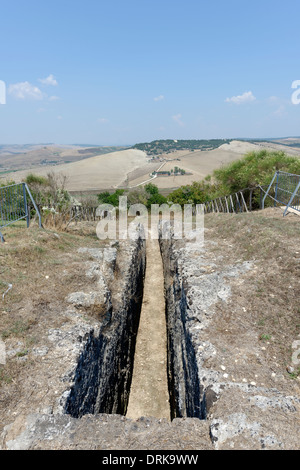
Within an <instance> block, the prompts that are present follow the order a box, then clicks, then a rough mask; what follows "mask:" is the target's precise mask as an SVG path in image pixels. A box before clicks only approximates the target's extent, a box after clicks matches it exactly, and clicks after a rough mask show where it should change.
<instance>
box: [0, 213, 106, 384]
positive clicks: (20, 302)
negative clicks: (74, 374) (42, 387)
mask: <svg viewBox="0 0 300 470" xmlns="http://www.w3.org/2000/svg"><path fill="white" fill-rule="evenodd" d="M3 232H4V235H5V240H6V243H4V244H0V339H2V340H3V341H5V343H6V350H9V349H15V348H21V349H20V351H19V352H18V353H17V354H16V356H15V357H14V358H13V360H8V361H7V362H6V365H5V366H3V367H2V366H0V385H1V383H3V382H4V383H7V382H13V381H15V382H16V383H17V381H18V376H19V374H20V370H21V369H23V368H24V367H29V366H30V363H28V362H24V361H22V360H20V359H21V358H22V357H26V354H27V351H28V349H29V348H33V347H38V345H39V338H40V337H41V336H42V335H43V333H44V330H45V328H46V329H48V328H58V327H59V326H60V325H61V324H62V323H65V322H66V321H68V318H67V317H66V316H65V315H64V310H65V309H66V307H67V305H66V301H65V298H66V296H67V295H68V294H69V293H71V292H73V291H77V290H81V289H86V287H87V286H86V284H87V280H86V277H85V276H84V275H83V273H84V262H86V261H87V255H84V254H81V253H78V249H79V248H80V247H99V246H103V244H104V243H105V242H101V241H100V240H99V239H98V238H97V237H96V233H95V224H87V223H84V224H80V226H74V227H73V228H72V227H69V229H68V232H66V231H63V232H61V231H58V229H57V228H56V231H53V230H49V229H46V230H45V229H39V228H38V227H36V226H32V227H30V228H29V229H27V228H26V224H24V223H23V222H21V223H17V224H15V225H12V226H10V227H7V228H6V229H5V230H4V231H3ZM8 284H11V285H12V288H11V290H9V291H8V292H7V293H6V294H5V292H6V291H7V289H8ZM3 294H5V295H4V298H3Z"/></svg>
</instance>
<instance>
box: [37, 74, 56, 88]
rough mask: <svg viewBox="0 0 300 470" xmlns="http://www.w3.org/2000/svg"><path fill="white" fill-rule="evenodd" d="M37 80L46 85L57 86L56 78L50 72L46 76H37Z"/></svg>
mask: <svg viewBox="0 0 300 470" xmlns="http://www.w3.org/2000/svg"><path fill="white" fill-rule="evenodd" d="M39 82H40V83H42V84H43V85H48V86H57V85H58V83H57V80H56V78H55V77H54V76H53V75H52V74H51V75H49V77H47V78H39Z"/></svg>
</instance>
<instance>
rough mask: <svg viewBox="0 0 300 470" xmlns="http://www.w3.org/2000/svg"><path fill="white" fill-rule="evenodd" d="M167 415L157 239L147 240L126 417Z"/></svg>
mask: <svg viewBox="0 0 300 470" xmlns="http://www.w3.org/2000/svg"><path fill="white" fill-rule="evenodd" d="M141 416H148V417H149V416H152V417H155V418H166V419H168V420H169V419H170V406H169V394H168V383H167V338H166V320H165V297H164V278H163V267H162V259H161V254H160V249H159V244H158V240H151V239H149V240H147V266H146V274H145V285H144V299H143V304H142V311H141V319H140V326H139V331H138V335H137V343H136V353H135V360H134V370H133V378H132V385H131V391H130V397H129V404H128V411H127V417H128V418H131V419H138V418H140V417H141Z"/></svg>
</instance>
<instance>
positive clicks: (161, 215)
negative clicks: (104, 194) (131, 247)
mask: <svg viewBox="0 0 300 470" xmlns="http://www.w3.org/2000/svg"><path fill="white" fill-rule="evenodd" d="M96 215H97V216H98V217H100V218H101V220H100V221H99V223H98V224H97V228H96V233H97V236H98V238H99V239H100V240H106V239H110V240H116V239H119V240H126V239H136V238H137V236H142V237H143V238H145V239H148V238H151V239H156V240H158V239H159V238H162V239H169V238H171V237H172V238H174V239H187V240H195V241H197V242H198V243H202V242H204V206H203V205H202V204H197V205H192V204H185V205H184V207H183V208H182V207H181V206H180V205H179V204H173V205H169V204H161V205H159V204H152V205H151V209H148V208H147V207H146V206H145V205H143V204H133V205H131V206H130V207H128V205H127V197H126V196H120V198H119V206H118V207H114V206H112V205H110V204H101V205H100V206H99V207H98V208H97V211H96Z"/></svg>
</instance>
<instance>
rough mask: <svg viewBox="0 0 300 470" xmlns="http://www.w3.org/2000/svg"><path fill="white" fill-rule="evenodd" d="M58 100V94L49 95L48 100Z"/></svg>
mask: <svg viewBox="0 0 300 470" xmlns="http://www.w3.org/2000/svg"><path fill="white" fill-rule="evenodd" d="M57 100H59V96H55V95H54V96H49V101H57Z"/></svg>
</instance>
